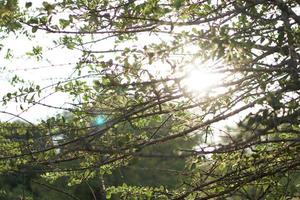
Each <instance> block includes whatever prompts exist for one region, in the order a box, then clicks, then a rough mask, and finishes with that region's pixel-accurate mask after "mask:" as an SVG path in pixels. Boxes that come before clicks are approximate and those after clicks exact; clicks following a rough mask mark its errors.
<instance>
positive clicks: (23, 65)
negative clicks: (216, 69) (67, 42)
mask: <svg viewBox="0 0 300 200" xmlns="http://www.w3.org/2000/svg"><path fill="white" fill-rule="evenodd" d="M25 2H26V1H24V0H22V1H21V4H22V3H23V4H25ZM34 3H35V2H34ZM58 36H59V35H53V34H52V35H50V34H45V33H44V32H42V31H37V33H36V38H33V39H32V40H31V41H29V40H28V39H27V38H25V37H24V36H19V37H16V36H14V35H11V37H9V38H8V39H7V40H5V41H4V42H2V43H3V45H4V48H3V49H2V51H0V56H1V57H4V55H5V54H6V52H7V49H8V48H10V49H12V54H13V55H14V56H15V58H13V59H11V60H0V69H2V68H3V67H5V70H3V72H2V73H1V74H0V84H1V86H2V87H1V91H0V98H1V99H2V96H3V95H5V94H6V93H7V92H14V91H15V89H16V87H13V86H12V85H11V84H9V82H8V81H9V80H10V79H11V78H12V76H13V75H14V74H17V75H18V76H20V78H23V79H24V80H25V81H26V82H27V81H32V82H34V83H37V84H39V85H41V87H45V86H48V85H51V84H55V83H57V82H58V81H61V80H64V79H65V78H67V77H70V76H74V74H73V67H74V66H75V63H76V62H77V61H78V58H79V57H80V55H81V54H80V52H79V51H70V50H67V49H61V48H54V49H51V48H53V47H54V46H55V45H54V44H53V43H52V41H53V40H54V39H57V37H58ZM158 40H159V39H158ZM150 42H153V40H149V37H147V36H145V37H141V40H140V44H141V45H145V44H147V43H150ZM111 44H112V42H111V41H106V42H104V43H102V45H103V48H105V49H99V45H98V46H97V50H107V49H108V48H109V46H111ZM37 45H38V46H41V47H43V49H44V50H46V52H45V53H44V54H43V56H44V57H43V59H41V60H36V59H32V58H29V57H28V56H26V55H25V53H26V52H29V51H31V50H32V48H33V46H37ZM47 48H50V49H47ZM16 58H17V59H16ZM212 64H213V63H212V62H207V63H199V62H198V63H197V62H195V63H194V64H193V65H194V66H192V65H191V68H192V70H190V71H189V72H187V77H188V78H187V79H186V80H185V81H184V82H183V85H184V86H185V87H186V89H187V90H188V91H192V92H194V93H195V94H197V93H199V94H200V93H203V91H207V90H209V88H210V86H212V85H215V84H219V83H220V81H221V79H222V78H223V75H222V74H214V73H211V72H208V71H207V70H203V68H205V66H209V65H212ZM208 68H209V67H208ZM219 92H222V91H219ZM45 94H46V93H45ZM68 101H69V102H70V99H69V98H68V96H67V95H66V94H62V93H54V94H51V95H50V96H47V97H46V98H45V99H43V100H42V101H41V103H44V104H50V105H52V106H58V107H61V106H64V107H66V106H67V105H66V102H68ZM25 108H26V107H25ZM0 111H5V112H9V113H13V114H16V115H19V116H20V117H22V118H25V119H26V120H29V121H31V122H36V121H38V120H40V119H46V118H48V117H50V116H53V115H55V114H57V113H61V111H60V110H57V109H50V108H48V107H45V106H41V105H34V106H33V107H31V108H30V109H29V110H28V111H26V112H22V110H21V109H20V105H19V104H16V103H9V104H8V105H5V106H3V105H0ZM16 119H18V118H16V117H13V116H12V115H8V114H0V120H1V121H6V120H16ZM238 119H239V117H238V116H237V117H235V118H232V119H231V122H232V123H233V122H234V121H238ZM225 125H228V121H226V122H220V123H219V124H216V125H215V127H216V128H217V129H218V128H221V127H224V126H225ZM213 140H215V141H217V139H216V138H214V139H213Z"/></svg>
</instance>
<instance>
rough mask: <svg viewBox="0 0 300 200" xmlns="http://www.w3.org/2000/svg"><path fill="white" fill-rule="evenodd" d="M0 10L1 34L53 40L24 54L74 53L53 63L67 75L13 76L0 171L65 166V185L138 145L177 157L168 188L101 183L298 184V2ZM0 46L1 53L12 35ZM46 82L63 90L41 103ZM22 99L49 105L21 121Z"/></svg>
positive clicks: (285, 192) (55, 175)
mask: <svg viewBox="0 0 300 200" xmlns="http://www.w3.org/2000/svg"><path fill="white" fill-rule="evenodd" d="M0 11H1V12H0V29H1V37H2V40H3V41H5V40H6V39H7V38H12V37H15V38H16V40H17V41H18V38H20V37H25V38H26V40H27V41H30V40H33V39H34V38H35V37H40V36H42V37H43V38H44V40H49V41H50V42H52V43H51V44H48V43H45V44H44V43H43V42H41V44H32V48H31V50H30V51H26V52H24V55H25V56H27V57H29V58H30V59H32V60H36V63H39V62H42V61H47V60H49V58H48V57H47V55H49V52H52V53H53V54H55V55H56V57H57V58H54V59H59V60H61V61H62V62H63V61H64V56H67V55H61V54H59V53H55V52H59V51H60V50H64V52H68V53H67V54H70V55H73V54H74V55H76V56H74V60H73V61H74V62H72V63H64V64H66V65H67V66H68V67H69V68H70V69H71V70H72V74H71V75H69V74H66V75H65V74H62V75H63V76H65V78H64V79H63V80H58V81H57V82H52V83H51V84H48V85H45V84H41V83H39V82H32V81H26V79H23V78H22V76H21V75H17V74H16V75H15V76H12V78H11V80H10V83H11V84H12V85H13V86H14V88H15V90H14V91H11V92H8V93H6V94H3V96H2V101H1V103H2V105H3V106H6V105H9V104H11V103H14V104H15V105H18V106H19V110H21V112H17V113H15V112H10V111H5V110H2V111H0V112H1V113H4V114H7V115H10V116H13V117H15V118H16V119H18V121H14V122H11V121H2V122H1V125H0V130H1V134H0V141H1V142H0V148H1V152H0V172H1V173H2V174H6V173H12V174H19V175H24V174H30V173H34V174H35V176H38V177H40V178H43V179H44V180H46V181H49V183H51V182H52V183H53V181H55V180H57V179H59V178H66V179H67V182H68V184H69V185H70V186H71V185H76V184H81V183H83V182H84V181H86V180H89V179H94V178H95V177H98V178H99V180H105V178H104V177H106V176H108V175H109V174H111V173H114V172H115V171H116V170H118V169H120V168H122V167H124V166H131V164H132V163H135V162H136V159H138V158H139V159H144V160H147V159H149V158H151V159H160V160H161V162H163V160H164V159H174V160H177V161H178V160H181V159H184V160H185V166H184V167H181V168H180V170H173V175H172V176H174V177H177V178H178V180H181V181H179V182H180V184H176V185H173V186H174V187H173V186H172V187H168V186H166V185H165V184H166V183H167V182H164V181H163V180H162V179H161V181H162V182H161V183H158V185H161V186H158V185H152V184H150V185H148V186H147V185H134V184H123V185H122V184H119V185H108V186H107V185H106V187H104V186H103V188H102V190H103V191H101V192H102V195H103V194H104V195H106V197H105V198H107V199H109V198H116V199H118V198H120V199H174V200H175V199H217V198H221V199H279V198H288V197H295V196H299V195H300V194H299V192H298V191H299V178H298V179H297V178H295V177H298V175H297V172H298V171H297V170H299V166H300V158H299V155H300V152H299V151H300V142H299V141H300V137H299V133H300V127H299V124H300V123H299V120H300V107H299V98H300V93H299V92H300V91H299V90H300V78H299V67H300V65H299V61H300V54H299V52H300V27H299V24H300V14H299V13H300V6H299V2H298V1H295V0H273V1H269V0H245V1H241V0H235V1H231V0H228V1H224V0H212V1H210V0H185V1H184V0H165V1H159V0H145V1H139V0H128V1H127V0H121V1H108V0H90V1H87V0H61V1H44V2H42V3H37V2H35V1H32V2H30V1H26V2H24V1H19V2H18V1H17V0H13V1H10V0H6V1H5V0H4V1H1V2H0ZM1 47H2V50H1V51H2V52H4V55H3V58H5V59H6V60H8V61H13V60H14V59H15V57H14V55H13V49H14V47H13V46H9V45H8V44H7V45H4V43H3V45H1ZM58 57H61V58H58ZM53 66H54V65H53ZM9 70H10V69H9V68H7V69H3V73H4V72H5V71H6V72H7V73H8V72H9ZM24 70H25V69H24ZM51 70H55V68H53V69H51ZM201 74H202V75H201ZM214 75H215V76H217V77H218V78H216V79H215V78H213V77H214ZM191 76H193V81H191ZM209 79H211V80H209ZM208 82H209V84H207V83H208ZM53 94H64V95H66V94H67V95H68V102H65V103H64V104H63V105H62V106H58V105H54V104H51V103H44V101H43V100H44V99H46V98H47V97H49V96H51V95H53ZM62 103H63V102H62ZM60 105H61V104H60ZM35 106H43V107H47V108H49V109H54V110H59V111H60V114H57V115H55V116H51V117H49V118H44V119H43V120H40V121H38V122H34V123H33V122H31V120H30V119H29V118H24V117H22V113H25V112H27V111H28V110H30V109H31V108H33V107H35ZM45 115H46V114H45ZM236 119H239V121H238V123H236V124H235V125H234V126H233V125H232V126H231V124H233V121H236ZM224 124H227V125H228V126H231V127H227V128H226V127H225V125H224ZM220 127H221V128H220ZM218 129H221V130H218ZM183 141H186V142H183ZM162 149H163V150H162ZM142 162H143V161H142ZM145 164H147V165H148V166H149V167H151V168H154V167H155V166H153V165H151V163H150V162H149V163H147V162H146V161H145ZM170 165H171V164H170ZM175 165H176V164H175ZM162 166H163V165H162ZM169 171H172V170H169ZM145 173H147V172H145ZM292 177H293V179H292ZM297 181H298V182H297ZM179 182H178V183H179ZM100 198H101V197H100Z"/></svg>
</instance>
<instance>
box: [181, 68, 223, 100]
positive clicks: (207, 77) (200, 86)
mask: <svg viewBox="0 0 300 200" xmlns="http://www.w3.org/2000/svg"><path fill="white" fill-rule="evenodd" d="M222 78H223V75H222V74H220V73H213V72H210V71H208V70H204V69H197V68H193V69H191V70H190V71H189V72H188V73H187V75H186V78H185V79H184V80H183V85H184V87H185V89H186V90H187V91H188V92H194V93H197V94H200V93H203V92H208V91H210V90H212V89H214V88H215V86H217V85H222Z"/></svg>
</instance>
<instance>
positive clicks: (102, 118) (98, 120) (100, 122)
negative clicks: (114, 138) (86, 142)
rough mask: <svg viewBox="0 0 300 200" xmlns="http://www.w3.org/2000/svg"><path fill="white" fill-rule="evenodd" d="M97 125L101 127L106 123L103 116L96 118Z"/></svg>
mask: <svg viewBox="0 0 300 200" xmlns="http://www.w3.org/2000/svg"><path fill="white" fill-rule="evenodd" d="M95 123H96V125H98V126H101V125H103V124H104V123H105V118H104V117H103V116H101V115H99V116H98V117H96V119H95Z"/></svg>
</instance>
